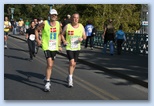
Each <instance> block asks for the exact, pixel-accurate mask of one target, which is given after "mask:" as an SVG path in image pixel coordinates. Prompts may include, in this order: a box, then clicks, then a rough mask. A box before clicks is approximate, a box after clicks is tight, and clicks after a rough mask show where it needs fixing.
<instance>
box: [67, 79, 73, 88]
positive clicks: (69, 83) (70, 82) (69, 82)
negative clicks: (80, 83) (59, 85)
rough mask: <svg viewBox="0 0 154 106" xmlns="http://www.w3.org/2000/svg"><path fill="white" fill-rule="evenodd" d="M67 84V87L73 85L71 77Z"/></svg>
mask: <svg viewBox="0 0 154 106" xmlns="http://www.w3.org/2000/svg"><path fill="white" fill-rule="evenodd" d="M68 86H69V87H73V79H72V80H70V79H69V80H68Z"/></svg>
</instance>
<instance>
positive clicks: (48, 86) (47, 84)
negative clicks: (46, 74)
mask: <svg viewBox="0 0 154 106" xmlns="http://www.w3.org/2000/svg"><path fill="white" fill-rule="evenodd" d="M50 87H51V84H50V82H49V81H47V82H46V84H45V87H44V91H45V92H49V91H50Z"/></svg>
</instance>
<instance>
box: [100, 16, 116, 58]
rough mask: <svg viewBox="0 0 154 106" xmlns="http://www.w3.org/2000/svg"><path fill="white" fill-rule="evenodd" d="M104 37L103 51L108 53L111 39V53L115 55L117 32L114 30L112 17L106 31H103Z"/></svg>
mask: <svg viewBox="0 0 154 106" xmlns="http://www.w3.org/2000/svg"><path fill="white" fill-rule="evenodd" d="M102 37H103V39H104V47H103V53H104V54H106V47H107V43H108V41H109V47H110V55H113V54H114V38H115V32H114V26H113V23H112V19H109V23H108V24H107V25H105V28H104V33H103V35H102Z"/></svg>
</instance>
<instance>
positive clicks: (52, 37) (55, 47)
mask: <svg viewBox="0 0 154 106" xmlns="http://www.w3.org/2000/svg"><path fill="white" fill-rule="evenodd" d="M57 15H58V13H57V11H56V10H55V9H51V10H50V20H45V21H44V22H43V23H41V24H39V25H38V26H37V27H36V29H35V35H36V41H37V43H38V45H41V44H42V49H43V51H44V54H45V57H46V60H47V67H46V73H45V75H46V77H45V79H44V81H45V88H44V90H45V91H50V86H51V83H50V77H51V74H52V68H53V64H54V60H55V58H56V53H57V51H61V50H62V48H61V45H60V44H61V35H60V32H61V26H60V23H59V22H58V21H57ZM40 30H41V31H42V41H40V39H39V31H40Z"/></svg>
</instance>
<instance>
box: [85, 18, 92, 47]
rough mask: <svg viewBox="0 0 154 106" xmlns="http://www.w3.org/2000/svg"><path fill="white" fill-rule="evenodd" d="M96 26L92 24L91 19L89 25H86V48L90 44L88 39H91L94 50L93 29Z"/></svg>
mask: <svg viewBox="0 0 154 106" xmlns="http://www.w3.org/2000/svg"><path fill="white" fill-rule="evenodd" d="M93 28H94V26H93V25H92V23H91V21H90V20H89V21H88V22H87V25H86V26H85V33H86V36H87V39H86V43H85V48H87V46H88V41H89V40H90V48H91V50H93V36H92V30H93Z"/></svg>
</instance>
